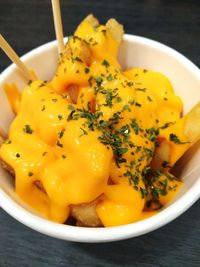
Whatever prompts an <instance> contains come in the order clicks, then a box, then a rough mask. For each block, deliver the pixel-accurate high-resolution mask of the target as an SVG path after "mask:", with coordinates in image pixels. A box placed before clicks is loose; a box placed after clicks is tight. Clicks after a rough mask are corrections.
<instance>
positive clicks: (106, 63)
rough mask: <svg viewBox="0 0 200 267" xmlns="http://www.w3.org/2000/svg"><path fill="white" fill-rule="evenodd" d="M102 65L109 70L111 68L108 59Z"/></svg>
mask: <svg viewBox="0 0 200 267" xmlns="http://www.w3.org/2000/svg"><path fill="white" fill-rule="evenodd" d="M102 65H103V66H105V67H106V68H108V67H109V66H110V63H109V62H108V61H107V60H106V59H104V60H103V62H102Z"/></svg>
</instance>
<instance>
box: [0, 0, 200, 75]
mask: <svg viewBox="0 0 200 267" xmlns="http://www.w3.org/2000/svg"><path fill="white" fill-rule="evenodd" d="M61 8H62V17H63V28H64V34H65V35H66V36H67V35H70V34H72V33H73V32H74V30H75V29H76V27H77V25H78V24H79V22H80V21H81V20H82V19H83V18H84V17H85V16H86V15H87V14H89V13H93V14H95V16H97V18H99V20H100V21H101V22H102V23H104V22H106V20H107V19H109V18H110V17H115V18H116V19H117V20H118V21H119V22H121V23H122V24H123V25H124V29H125V32H126V33H130V34H135V35H140V36H145V37H148V38H151V39H155V40H157V41H160V42H163V43H165V44H167V45H169V46H171V47H173V48H175V49H177V50H178V51H180V52H181V53H183V54H184V55H186V56H187V57H189V58H190V59H191V60H193V61H194V63H196V64H197V65H198V66H200V53H199V44H200V1H199V0H135V1H134V0H101V1H95V0H84V1H82V0H76V1H74V0H61ZM0 32H1V33H2V34H3V35H4V36H5V37H6V39H7V40H8V41H9V42H10V44H12V46H13V47H14V48H15V50H16V51H17V52H18V53H19V54H20V55H22V54H24V53H26V52H28V51H29V50H31V49H33V48H35V47H37V46H39V45H41V44H44V43H46V42H49V41H51V40H54V39H55V34H54V28H53V20H52V10H51V3H50V0H34V1H30V0H15V1H13V0H0ZM0 60H1V69H0V71H2V70H3V69H4V68H5V67H6V66H7V65H8V64H9V61H8V60H7V59H6V57H5V56H4V55H2V53H1V58H0Z"/></svg>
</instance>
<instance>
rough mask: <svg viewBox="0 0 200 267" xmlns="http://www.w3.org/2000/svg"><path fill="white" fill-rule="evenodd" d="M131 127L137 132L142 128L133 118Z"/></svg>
mask: <svg viewBox="0 0 200 267" xmlns="http://www.w3.org/2000/svg"><path fill="white" fill-rule="evenodd" d="M131 127H132V128H133V130H134V132H135V134H138V133H139V130H140V128H139V125H138V123H137V121H136V120H132V122H131Z"/></svg>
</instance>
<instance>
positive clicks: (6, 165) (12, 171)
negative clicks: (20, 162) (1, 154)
mask: <svg viewBox="0 0 200 267" xmlns="http://www.w3.org/2000/svg"><path fill="white" fill-rule="evenodd" d="M0 165H1V166H2V168H3V169H4V170H6V171H7V172H8V173H9V174H10V175H11V176H12V177H15V172H14V170H13V168H12V167H11V166H10V165H8V164H7V163H6V162H5V161H4V160H3V159H2V158H0Z"/></svg>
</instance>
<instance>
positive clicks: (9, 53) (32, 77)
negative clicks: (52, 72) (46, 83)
mask: <svg viewBox="0 0 200 267" xmlns="http://www.w3.org/2000/svg"><path fill="white" fill-rule="evenodd" d="M0 47H1V48H2V50H3V51H4V52H5V53H6V54H7V56H8V57H9V58H10V59H11V61H12V62H14V63H15V64H16V65H17V66H18V68H19V69H20V70H21V71H22V73H23V74H24V76H25V77H26V79H27V80H28V81H30V80H31V81H35V80H37V77H36V76H35V75H34V73H32V72H31V71H30V70H29V69H28V68H27V67H26V65H25V64H24V63H23V62H22V61H21V59H20V58H19V57H18V55H17V54H16V53H15V51H14V50H13V49H12V47H11V46H10V45H9V43H8V42H7V41H6V40H5V39H4V38H3V36H2V35H1V34H0Z"/></svg>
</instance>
